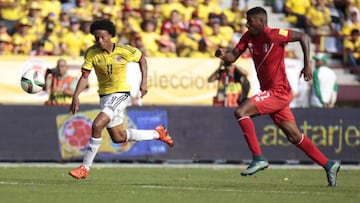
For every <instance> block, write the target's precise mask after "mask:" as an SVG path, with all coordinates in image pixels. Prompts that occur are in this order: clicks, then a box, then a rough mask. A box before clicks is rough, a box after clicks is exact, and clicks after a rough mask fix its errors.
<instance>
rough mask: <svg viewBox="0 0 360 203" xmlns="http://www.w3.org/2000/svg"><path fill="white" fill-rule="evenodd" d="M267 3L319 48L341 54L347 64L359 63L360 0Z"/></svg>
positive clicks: (305, 0)
mask: <svg viewBox="0 0 360 203" xmlns="http://www.w3.org/2000/svg"><path fill="white" fill-rule="evenodd" d="M268 4H271V5H272V6H273V11H274V12H276V13H284V14H285V15H286V17H285V18H284V20H285V21H288V22H290V23H291V24H292V25H293V26H294V27H297V28H300V29H302V30H303V31H304V32H305V33H307V34H308V35H309V36H311V39H312V41H313V43H314V44H315V45H316V46H317V50H316V51H322V52H327V53H330V54H335V55H337V56H340V57H342V58H341V60H342V62H343V65H345V66H360V54H359V53H360V38H359V36H360V35H359V30H360V12H359V10H360V0H270V1H268Z"/></svg>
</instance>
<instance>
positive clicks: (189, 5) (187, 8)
mask: <svg viewBox="0 0 360 203" xmlns="http://www.w3.org/2000/svg"><path fill="white" fill-rule="evenodd" d="M180 3H181V5H182V6H181V7H180V8H179V11H180V13H181V14H182V19H183V22H188V21H190V20H191V18H192V13H193V12H194V11H195V10H196V8H195V2H194V0H182V1H180Z"/></svg>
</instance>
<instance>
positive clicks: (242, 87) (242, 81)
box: [208, 61, 250, 107]
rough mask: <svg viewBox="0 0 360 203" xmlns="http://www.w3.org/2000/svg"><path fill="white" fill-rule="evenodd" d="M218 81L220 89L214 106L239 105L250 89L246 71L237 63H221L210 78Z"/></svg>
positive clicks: (209, 79) (211, 80) (209, 80)
mask: <svg viewBox="0 0 360 203" xmlns="http://www.w3.org/2000/svg"><path fill="white" fill-rule="evenodd" d="M216 80H217V81H218V90H217V93H216V96H215V97H214V101H213V105H214V106H225V107H237V106H239V105H240V104H241V103H242V102H244V101H245V100H246V99H247V97H248V93H249V90H250V83H249V80H248V79H247V73H246V71H245V70H244V69H243V68H242V67H240V66H237V65H235V64H228V63H224V62H223V61H222V62H221V63H220V67H219V69H217V70H216V71H215V72H214V73H213V74H211V75H210V76H209V78H208V82H214V81H216Z"/></svg>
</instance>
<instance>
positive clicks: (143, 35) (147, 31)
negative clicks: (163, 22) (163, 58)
mask: <svg viewBox="0 0 360 203" xmlns="http://www.w3.org/2000/svg"><path fill="white" fill-rule="evenodd" d="M141 28H142V30H143V31H142V32H140V33H139V36H140V39H141V40H142V43H143V45H144V48H145V52H144V54H145V56H153V57H155V56H158V55H160V53H159V43H158V42H159V40H160V38H161V36H160V34H159V33H157V32H155V30H156V23H155V22H154V21H151V20H147V21H144V22H142V24H141Z"/></svg>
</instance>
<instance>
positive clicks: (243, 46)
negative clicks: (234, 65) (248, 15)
mask: <svg viewBox="0 0 360 203" xmlns="http://www.w3.org/2000/svg"><path fill="white" fill-rule="evenodd" d="M248 39H249V32H245V33H244V35H243V36H242V37H241V38H240V40H239V42H238V43H237V45H236V48H237V49H239V50H240V52H243V51H245V49H247V48H248V47H247V46H248V43H247V42H248Z"/></svg>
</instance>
